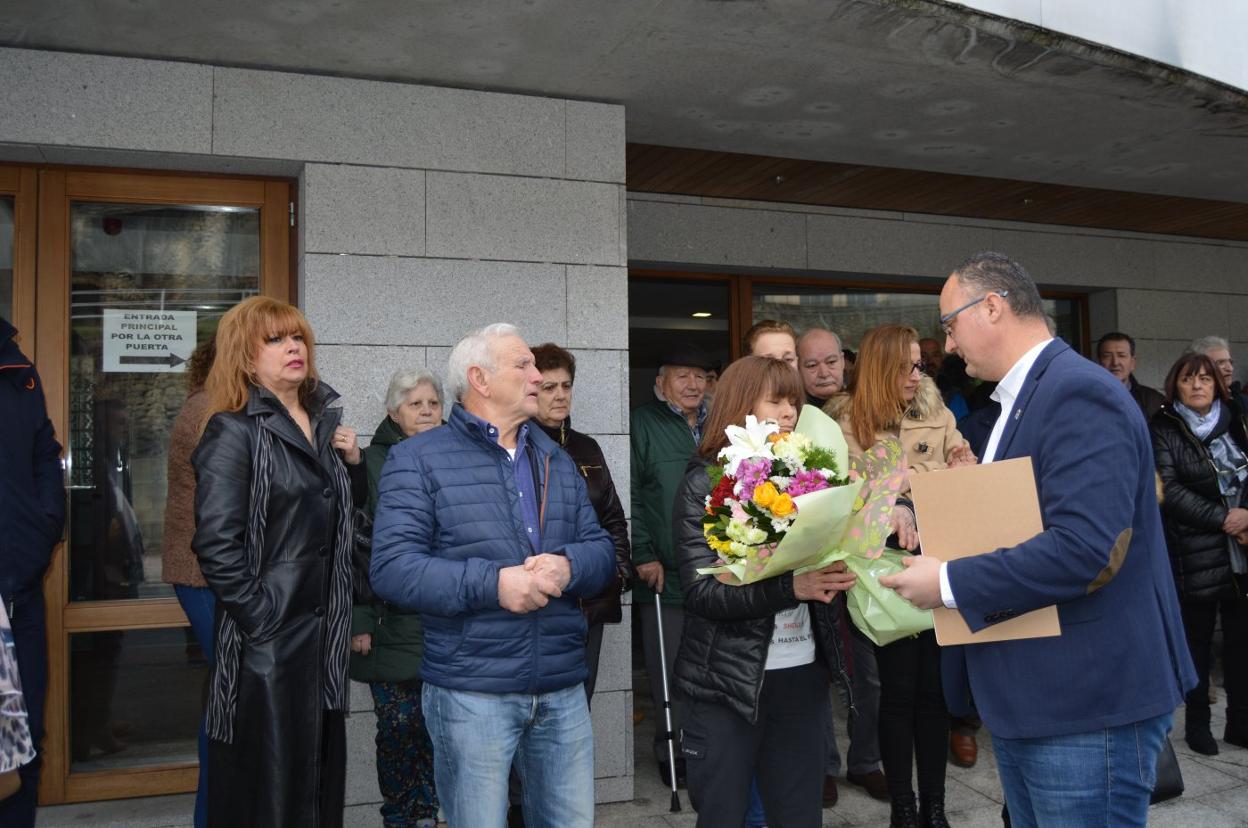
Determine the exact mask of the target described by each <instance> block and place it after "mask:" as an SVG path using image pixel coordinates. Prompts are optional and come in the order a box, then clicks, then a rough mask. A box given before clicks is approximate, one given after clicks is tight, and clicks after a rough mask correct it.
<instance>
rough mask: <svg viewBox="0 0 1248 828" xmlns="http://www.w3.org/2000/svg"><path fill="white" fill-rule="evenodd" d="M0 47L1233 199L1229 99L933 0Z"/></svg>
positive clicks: (707, 6) (6, 35)
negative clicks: (239, 70) (449, 95)
mask: <svg viewBox="0 0 1248 828" xmlns="http://www.w3.org/2000/svg"><path fill="white" fill-rule="evenodd" d="M1043 2H1044V0H1011V2H1008V3H987V2H981V3H978V5H980V6H983V7H985V8H987V7H992V8H994V9H996V8H1000V9H1002V10H1003V11H1004V12H1005V13H1010V12H1011V11H1013V12H1015V13H1018V14H1020V16H1023V17H1027V16H1028V15H1030V16H1032V17H1037V16H1039V12H1036V11H1035V10H1037V9H1041V10H1042V9H1043ZM1130 5H1131V4H1130V3H1125V2H1111V0H1106V3H1104V4H1101V6H1104V8H1103V9H1102V10H1101V12H1100V13H1101V14H1102V16H1104V15H1105V14H1109V13H1111V12H1112V11H1113V10H1114V9H1118V10H1119V11H1118V13H1119V14H1121V15H1126V14H1128V11H1129V10H1128V8H1127V7H1128V6H1130ZM1215 6H1216V4H1215ZM1226 7H1227V8H1231V6H1226ZM1098 8H1100V6H1098ZM1106 9H1108V10H1109V11H1106ZM1025 11H1026V12H1028V14H1024V13H1023V12H1025ZM1033 12H1034V13H1033ZM1186 13H1190V14H1195V12H1186ZM1228 37H1230V36H1229V35H1228ZM0 44H3V45H9V46H19V47H23V48H39V49H59V50H71V51H84V52H92V53H98V54H115V55H126V56H133V57H151V58H162V59H174V60H182V61H194V62H201V63H209V64H216V65H223V66H249V67H264V68H273V69H282V70H290V71H300V72H311V73H320V74H333V75H344V76H352V77H365V78H378V79H387V80H398V81H407V82H414V83H423V84H432V85H441V86H451V87H465V88H478V89H492V90H498V91H507V92H520V93H527V94H534V95H551V96H557V97H566V98H575V99H587V100H599V101H610V102H616V103H622V104H624V106H625V107H626V113H627V130H628V140H629V141H630V142H634V143H642V144H657V145H666V146H676V147H690V148H703V149H715V150H722V151H728V152H737V153H750V154H755V155H768V156H780V157H786V158H801V159H809V160H818V161H835V162H841V163H848V164H866V165H875V166H883V167H900V168H907V169H920V170H929V171H936V172H947V173H962V174H973V175H978V176H991V177H998V178H1009V179H1018V180H1024V181H1036V182H1048V183H1058V184H1071V185H1078V186H1083V187H1098V188H1105V189H1113V190H1131V191H1136V192H1142V193H1162V194H1169V195H1178V196H1189V197H1197V198H1206V199H1222V200H1230V201H1243V200H1245V193H1246V191H1248V173H1246V172H1243V171H1241V167H1242V164H1241V163H1239V161H1238V159H1242V157H1243V152H1244V147H1245V141H1248V96H1246V95H1245V93H1244V92H1243V90H1241V89H1237V88H1235V87H1233V86H1230V85H1227V84H1224V83H1218V82H1216V81H1213V80H1209V79H1207V78H1204V77H1201V76H1199V75H1195V74H1192V73H1190V72H1185V71H1183V70H1180V69H1176V68H1174V67H1172V66H1168V65H1165V64H1162V63H1159V62H1156V61H1153V60H1149V59H1147V58H1144V57H1140V56H1138V55H1133V54H1128V53H1125V52H1122V51H1117V50H1115V49H1112V48H1109V47H1107V46H1101V45H1097V44H1094V43H1091V42H1088V41H1084V40H1080V39H1078V38H1075V37H1072V36H1069V35H1066V34H1060V33H1058V32H1056V31H1053V30H1051V29H1045V28H1040V27H1038V26H1036V25H1032V24H1031V23H1027V22H1022V21H1020V20H1012V19H1009V18H1002V17H993V16H991V15H987V14H984V13H981V12H979V11H974V10H971V9H968V8H967V7H966V6H963V5H960V4H955V3H949V2H940V0H824V2H815V0H650V2H628V3H620V2H615V1H614V0H519V2H514V3H500V2H497V0H429V2H421V3H412V2H409V0H369V2H360V0H278V1H277V2H266V3H255V2H243V0H222V2H214V3H202V2H191V0H160V1H159V2H156V1H155V0H100V1H99V2H91V3H84V2H71V0H9V2H7V3H5V4H4V5H3V7H0ZM1228 48H1232V49H1233V48H1235V47H1233V46H1230V47H1228Z"/></svg>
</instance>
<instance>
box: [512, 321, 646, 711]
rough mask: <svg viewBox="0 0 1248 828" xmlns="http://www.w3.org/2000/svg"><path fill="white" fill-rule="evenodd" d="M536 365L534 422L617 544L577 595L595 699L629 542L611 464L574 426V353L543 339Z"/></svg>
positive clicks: (617, 613) (618, 613)
mask: <svg viewBox="0 0 1248 828" xmlns="http://www.w3.org/2000/svg"><path fill="white" fill-rule="evenodd" d="M533 359H534V360H535V361H536V365H537V370H539V371H541V372H542V385H541V388H540V389H539V390H538V393H537V424H538V425H539V426H541V428H542V431H544V432H546V434H547V436H548V437H550V439H552V440H554V441H555V442H556V443H558V444H559V446H560V447H561V448H562V449H563V450H564V451H566V452H567V453H568V454H569V455H571V457H572V460H573V462H575V463H576V467H577V469H578V470H579V471H580V473H581V475H582V476H583V477H584V478H585V486H586V488H587V489H588V490H589V502H590V503H591V504H592V505H593V507H594V514H596V515H597V516H598V523H600V524H601V525H602V528H603V529H606V530H607V534H609V535H610V536H611V542H612V543H613V544H614V545H615V577H614V578H612V579H611V583H610V584H608V585H607V588H606V589H605V590H603V592H602V594H600V595H595V596H594V597H593V598H585V599H583V600H582V601H581V611H582V612H583V613H585V621H586V623H587V624H588V625H589V632H588V633H587V634H586V637H585V662H586V664H587V665H588V666H589V678H587V679H585V695H586V696H587V697H589V700H590V702H591V703H592V702H593V695H594V684H595V683H596V682H597V680H598V656H599V654H600V653H601V652H602V628H603V625H604V624H618V623H620V619H621V618H622V617H623V611H622V609H621V607H620V594H621V593H622V592H623V591H624V590H626V589H628V588H629V584H630V582H631V581H632V576H633V558H632V548H631V547H630V546H629V542H628V520H627V519H626V518H625V517H624V507H623V506H622V505H621V504H620V498H619V495H617V494H616V492H615V483H614V482H612V480H611V470H610V469H608V468H607V461H606V459H605V458H604V457H603V456H602V448H601V447H599V445H598V443H597V441H596V440H594V438H592V437H590V436H589V435H587V434H582V433H581V432H579V431H574V430H573V429H572V385H573V383H574V382H575V381H576V357H574V356H572V354H571V353H569V352H568V351H566V350H564V349H563V348H560V347H559V346H558V345H555V344H554V343H553V342H547V343H545V344H542V345H538V346H537V347H536V348H534V349H533Z"/></svg>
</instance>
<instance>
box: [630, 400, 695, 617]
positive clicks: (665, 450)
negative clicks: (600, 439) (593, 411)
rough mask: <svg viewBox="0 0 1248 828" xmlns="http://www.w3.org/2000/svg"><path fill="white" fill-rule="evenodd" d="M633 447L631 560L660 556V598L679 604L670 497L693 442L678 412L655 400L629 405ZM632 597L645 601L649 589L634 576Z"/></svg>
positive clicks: (681, 594)
mask: <svg viewBox="0 0 1248 828" xmlns="http://www.w3.org/2000/svg"><path fill="white" fill-rule="evenodd" d="M629 443H630V446H631V448H632V536H633V564H634V565H638V564H644V563H649V562H651V561H662V562H663V603H665V604H683V603H684V602H685V596H684V592H683V591H682V590H681V588H680V569H679V567H678V566H677V563H676V553H675V551H674V550H673V548H672V502H673V501H674V500H675V499H676V489H677V488H678V487H679V486H680V484H681V481H683V480H684V479H685V465H686V464H687V463H688V462H689V458H690V457H692V456H693V453H694V451H695V450H696V449H697V445H696V444H695V443H694V441H693V431H692V430H691V429H690V428H689V424H688V423H687V422H686V421H685V419H684V418H683V417H681V416H680V415H679V414H677V413H675V412H674V411H672V409H671V408H669V407H668V405H667V403H665V402H663V401H662V400H654V401H653V402H650V403H648V404H646V405H643V406H641V407H640V408H638V409H636V410H634V411H633V416H632V425H631V427H630V430H629ZM633 600H634V601H642V602H645V603H650V602H652V601H653V600H654V591H653V590H652V589H650V587H649V586H647V585H646V583H645V582H644V581H642V580H641V579H640V578H638V579H637V580H636V581H635V582H634V584H633Z"/></svg>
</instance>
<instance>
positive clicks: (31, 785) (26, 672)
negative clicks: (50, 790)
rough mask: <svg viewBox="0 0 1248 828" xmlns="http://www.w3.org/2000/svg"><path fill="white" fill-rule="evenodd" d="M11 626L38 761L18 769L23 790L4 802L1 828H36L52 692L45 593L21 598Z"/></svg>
mask: <svg viewBox="0 0 1248 828" xmlns="http://www.w3.org/2000/svg"><path fill="white" fill-rule="evenodd" d="M9 623H10V624H11V626H12V627H13V651H14V654H15V655H16V656H17V672H18V673H19V674H20V676H21V679H22V696H23V698H24V699H25V701H26V721H27V723H28V724H29V725H30V737H31V738H32V739H34V741H35V745H36V746H37V753H36V754H35V758H34V760H33V761H31V762H30V763H28V764H25V765H22V767H21V768H19V769H18V772H17V773H18V776H19V777H20V778H21V780H22V787H21V790H19V791H18V792H17V793H15V794H13V795H12V796H11V797H9V798H8V799H5V800H0V828H34V825H35V802H36V797H37V795H38V788H39V769H40V766H41V765H42V764H43V747H42V746H41V745H40V744H39V743H40V741H41V740H42V739H43V703H44V694H45V693H46V692H47V690H48V649H47V628H46V624H45V622H44V617H43V593H41V592H39V591H38V590H33V591H32V592H31V593H30V594H29V597H24V598H20V599H18V602H17V605H16V606H15V607H14V608H13V613H12V618H10V619H9Z"/></svg>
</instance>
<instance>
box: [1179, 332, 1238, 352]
mask: <svg viewBox="0 0 1248 828" xmlns="http://www.w3.org/2000/svg"><path fill="white" fill-rule="evenodd" d="M1188 350H1189V351H1191V352H1192V353H1194V354H1206V355H1208V353H1209V352H1210V351H1217V350H1222V351H1226V352H1228V353H1229V352H1230V350H1231V343H1229V342H1227V341H1226V340H1225V339H1223V338H1222V337H1220V336H1202V337H1201V338H1200V339H1196V340H1193V341H1192V346H1191V347H1190V348H1188Z"/></svg>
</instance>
